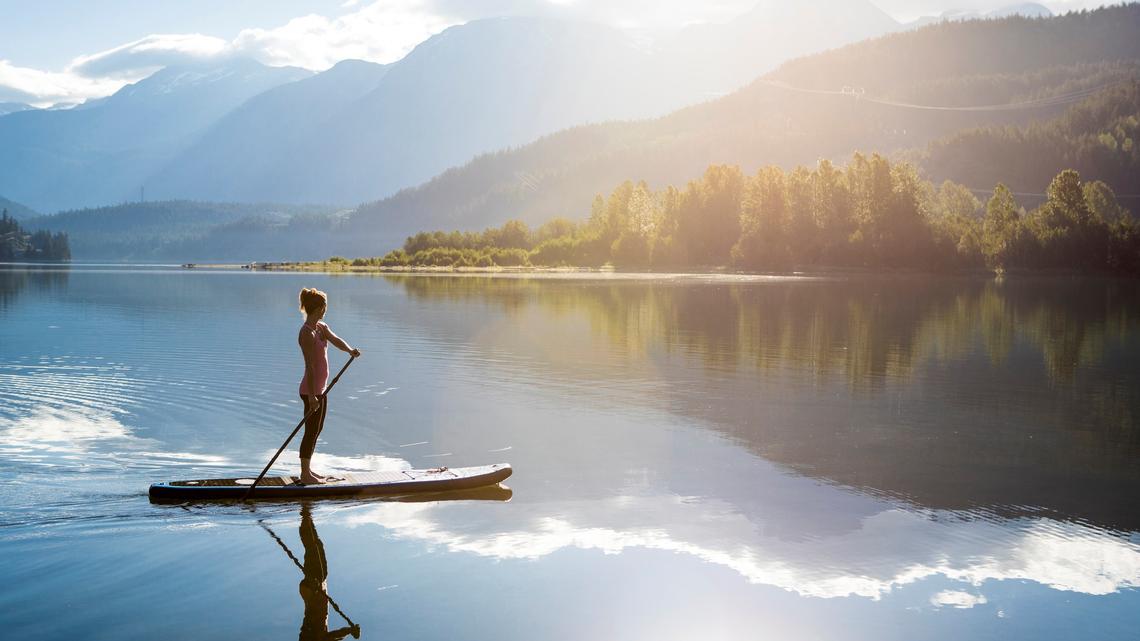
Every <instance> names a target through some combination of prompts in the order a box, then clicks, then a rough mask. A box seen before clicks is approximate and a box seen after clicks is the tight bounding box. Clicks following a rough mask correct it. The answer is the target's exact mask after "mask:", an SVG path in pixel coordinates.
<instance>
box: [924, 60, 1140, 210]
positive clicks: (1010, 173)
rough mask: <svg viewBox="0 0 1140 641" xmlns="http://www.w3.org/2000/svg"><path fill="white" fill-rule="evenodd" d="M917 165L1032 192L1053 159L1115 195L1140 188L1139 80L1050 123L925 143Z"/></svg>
mask: <svg viewBox="0 0 1140 641" xmlns="http://www.w3.org/2000/svg"><path fill="white" fill-rule="evenodd" d="M920 162H921V164H922V166H923V168H924V169H925V170H926V172H927V173H928V174H930V175H932V176H938V177H940V178H947V179H950V180H955V181H958V182H963V183H966V184H968V185H986V184H987V182H989V181H990V180H991V178H992V177H993V176H996V175H1002V176H1003V178H1002V180H1004V181H1005V182H1006V184H1008V185H1009V187H1010V188H1011V189H1013V190H1014V191H1022V192H1035V191H1039V190H1040V188H1041V185H1043V184H1046V183H1047V182H1048V180H1049V178H1050V177H1051V176H1052V175H1053V174H1055V173H1056V167H1057V164H1058V163H1060V164H1062V165H1063V166H1065V167H1071V168H1073V169H1076V170H1077V171H1079V172H1080V173H1081V174H1082V175H1085V176H1095V177H1096V178H1098V179H1099V180H1103V181H1104V182H1106V183H1108V184H1110V185H1112V186H1113V187H1115V188H1116V189H1117V190H1118V191H1120V192H1121V193H1124V194H1137V193H1140V82H1130V83H1126V84H1123V85H1119V86H1116V87H1113V88H1110V89H1108V90H1105V91H1104V92H1102V93H1100V94H1098V95H1095V96H1093V97H1091V98H1089V99H1087V100H1086V101H1084V102H1083V103H1081V104H1079V105H1077V106H1075V107H1073V108H1072V109H1070V110H1069V111H1068V112H1067V113H1065V115H1063V116H1061V117H1060V118H1056V119H1054V120H1049V121H1045V122H1039V123H1033V124H1031V125H1028V126H1026V127H987V128H980V129H971V130H967V131H962V132H959V133H956V134H954V135H952V136H950V137H948V138H945V139H941V140H938V141H935V142H933V143H931V144H930V145H929V147H928V148H927V149H926V151H925V153H924V154H923V155H922V157H921V159H920ZM1125 204H1128V205H1131V206H1133V207H1135V206H1136V205H1140V200H1136V199H1132V198H1130V199H1128V200H1126V201H1125Z"/></svg>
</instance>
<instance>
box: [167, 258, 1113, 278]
mask: <svg viewBox="0 0 1140 641" xmlns="http://www.w3.org/2000/svg"><path fill="white" fill-rule="evenodd" d="M182 268H183V269H207V270H211V269H218V270H235V269H242V270H248V271H265V272H307V273H321V274H436V275H451V276H460V275H469V276H470V275H487V276H584V277H585V276H598V277H624V278H658V277H668V276H674V277H675V276H689V277H709V276H716V277H729V278H731V277H740V278H820V277H837V276H939V277H970V278H977V277H980V278H1001V277H1003V276H1012V275H1017V276H1025V275H1042V276H1102V275H1111V274H1089V273H1082V272H1056V273H1053V272H1038V271H1030V272H1022V271H1016V272H1009V271H1006V272H998V271H995V270H991V269H980V270H979V269H972V270H953V271H929V270H920V269H883V268H870V267H866V268H863V267H817V268H812V269H793V270H786V271H747V270H736V269H732V268H729V267H707V266H696V267H691V268H680V269H677V270H669V271H661V270H651V269H621V268H618V267H615V266H613V265H606V266H603V267H568V266H563V267H539V266H533V265H527V266H497V265H496V266H488V267H475V266H464V267H455V266H452V265H444V266H439V265H391V266H383V265H352V264H351V263H347V262H339V261H332V262H328V261H321V262H272V263H270V262H266V263H259V262H251V263H184V264H182Z"/></svg>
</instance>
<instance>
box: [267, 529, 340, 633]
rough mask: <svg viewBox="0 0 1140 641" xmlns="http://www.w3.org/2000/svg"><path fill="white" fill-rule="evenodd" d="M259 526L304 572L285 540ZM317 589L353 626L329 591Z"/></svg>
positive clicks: (302, 571) (303, 571)
mask: <svg viewBox="0 0 1140 641" xmlns="http://www.w3.org/2000/svg"><path fill="white" fill-rule="evenodd" d="M261 527H263V528H265V531H266V532H268V533H269V536H271V537H273V540H274V541H277V545H280V546H281V549H282V550H285V554H287V555H288V556H289V560H290V561H292V562H293V565H295V566H297V569H298V570H300V571H301V574H304V573H305V566H303V565H301V562H300V561H298V560H297V557H295V556H293V551H292V550H290V549H289V546H288V545H285V542H284V541H282V540H281V537H279V536H277V534H276V533H275V532H274V531H273V530H271V529H269V526H268V525H266V524H264V523H262V524H261ZM317 589H318V590H320V591H321V594H323V595H325V598H326V599H328V601H329V605H331V606H332V607H333V609H334V610H336V613H337V614H339V615H340V616H341V618H343V619H344V620H345V621H348V624H349V625H350V626H352V627H354V628H355V627H356V624H355V623H353V622H352V619H350V618H348V615H347V614H345V613H344V611H343V610H341V609H340V606H339V605H337V604H336V601H333V598H332V597H331V596H329V593H328V592H327V591H325V590H324V589H323V588H321V587H318V588H317Z"/></svg>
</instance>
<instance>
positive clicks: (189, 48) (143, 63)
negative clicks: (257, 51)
mask: <svg viewBox="0 0 1140 641" xmlns="http://www.w3.org/2000/svg"><path fill="white" fill-rule="evenodd" d="M228 49H229V43H227V42H226V41H225V40H223V39H221V38H215V37H213V36H205V35H202V34H200V33H189V34H156V35H150V36H147V37H145V38H140V39H139V40H135V41H134V42H128V43H127V44H124V45H120V46H118V47H115V48H113V49H108V50H106V51H100V52H99V53H95V54H91V55H86V56H79V57H78V58H76V59H74V60H72V61H71V64H70V65H68V67H67V70H68V71H69V72H72V73H76V74H79V75H82V76H88V77H110V78H115V77H122V76H127V77H135V76H137V74H139V73H140V72H144V71H153V70H154V69H158V68H161V67H165V66H168V65H173V64H183V63H186V62H196V61H203V60H211V59H215V58H219V57H221V56H224V55H226V53H227V51H228Z"/></svg>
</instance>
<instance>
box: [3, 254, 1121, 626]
mask: <svg viewBox="0 0 1140 641" xmlns="http://www.w3.org/2000/svg"><path fill="white" fill-rule="evenodd" d="M304 286H313V287H317V288H320V289H323V290H325V291H326V292H328V293H329V297H330V310H329V314H328V317H327V320H328V322H329V324H330V326H331V327H332V328H333V329H334V330H335V331H336V332H337V333H338V334H340V335H341V336H342V337H344V338H346V339H347V340H348V341H349V342H350V343H352V344H353V345H355V346H357V347H359V348H360V349H361V350H362V351H363V352H364V355H363V358H361V359H359V360H357V361H356V362H355V363H354V364H353V365H352V366H351V367H350V368H349V370H348V371H347V373H346V374H345V375H344V378H343V379H342V381H341V382H340V384H339V385H338V386H337V387H336V389H335V390H334V391H333V392H332V393H331V395H330V400H329V408H330V412H329V417H328V422H327V424H326V428H325V430H324V432H323V434H322V436H321V441H320V445H319V447H318V454H317V456H316V457H315V459H314V467H315V468H316V469H317V470H318V471H336V470H341V471H355V470H388V469H401V468H408V467H416V468H418V467H435V466H445V465H446V466H455V467H459V466H465V465H479V464H484V463H494V462H510V463H511V464H512V465H513V466H514V468H515V474H514V476H513V477H512V478H511V479H509V480H508V481H507V483H506V484H507V485H509V486H510V489H509V490H506V489H500V490H497V491H489V492H485V493H481V494H478V495H474V496H463V497H444V498H445V499H448V500H440V501H420V502H401V501H385V500H376V499H370V500H340V501H319V502H312V503H300V502H275V503H269V504H256V505H236V504H224V503H222V504H207V505H152V504H151V503H150V502H149V501H148V499H147V496H146V491H147V487H148V486H149V484H150V483H152V482H155V481H160V480H171V479H185V478H207V477H223V476H241V475H255V474H256V473H257V472H258V471H259V470H260V468H261V466H262V465H264V463H265V462H266V461H267V460H268V458H269V456H271V455H272V453H273V451H274V450H276V448H277V447H278V446H279V445H280V443H281V441H282V440H283V439H284V437H285V436H286V435H287V434H288V433H289V430H290V429H292V427H293V426H294V425H295V424H296V422H297V420H298V419H299V418H300V413H301V409H300V404H299V399H298V398H297V383H298V380H299V379H300V376H301V373H302V364H301V357H300V353H299V350H298V348H297V344H296V336H297V330H298V328H299V326H300V324H301V322H302V317H301V315H300V314H299V313H298V311H297V292H298V290H299V289H300V288H301V287H304ZM1138 294H1140V287H1138V285H1137V283H1135V282H1128V281H1106V280H1095V279H1089V280H1083V279H1062V278H1051V279H1010V280H1007V281H1005V282H996V281H987V280H974V279H953V278H938V279H933V278H926V277H917V276H915V277H909V276H906V277H904V276H899V277H871V276H859V277H834V278H764V277H733V276H700V275H691V276H675V277H650V276H635V277H629V278H622V277H617V276H598V275H594V276H575V277H556V278H540V277H525V276H524V277H513V276H512V277H506V276H504V277H488V276H437V275H384V276H379V275H376V276H335V275H322V274H298V273H249V272H240V271H237V272H230V271H206V270H182V269H178V268H174V267H162V266H133V267H126V266H100V265H74V266H71V267H70V268H68V267H34V266H7V267H0V327H2V329H0V341H2V342H0V453H2V456H3V466H2V467H0V554H2V556H3V558H4V562H3V568H4V570H3V574H4V587H3V588H2V589H0V626H2V627H0V630H2V631H3V636H4V637H5V638H12V639H16V638H31V637H35V638H39V639H84V640H97V639H114V640H117V641H121V640H124V639H155V638H161V639H195V640H200V639H213V638H217V639H222V638H224V639H239V638H240V639H284V638H293V637H299V638H302V639H315V638H337V637H338V635H339V636H344V635H346V634H348V633H349V632H350V631H353V632H359V635H360V638H363V639H444V638H449V639H496V640H497V641H501V640H505V639H526V640H528V641H530V640H534V639H543V640H545V639H558V640H561V639H566V640H580V639H625V640H636V639H652V640H654V641H660V640H663V639H758V638H769V639H875V640H879V639H908V640H910V639H956V640H957V639H1007V640H1008V639H1014V640H1020V639H1026V640H1028V639H1033V640H1040V639H1071V638H1080V639H1135V638H1137V637H1138V636H1140V589H1138V588H1140V500H1137V497H1140V431H1138V424H1140V295H1138ZM343 357H344V355H343V354H342V353H340V352H336V350H330V366H331V368H332V369H333V371H334V372H335V371H336V369H338V368H339V367H340V365H341V364H342V363H343V362H344V358H343ZM298 442H299V437H298V439H297V441H294V443H293V445H292V447H291V448H290V449H289V450H288V451H287V452H286V454H285V455H284V456H283V457H282V460H281V462H280V464H279V465H278V466H277V468H275V469H276V470H277V471H279V472H294V473H295V472H296V471H297V470H298V469H299V467H298V462H297V455H296V447H297V444H298ZM322 581H323V584H322ZM325 594H327V595H328V597H331V599H332V600H333V601H334V602H335V604H336V605H335V607H333V606H330V605H328V602H327V599H326V598H325ZM338 611H339V612H338ZM341 613H343V616H342V614H341ZM344 617H347V618H348V619H349V620H351V621H352V622H353V623H354V624H356V625H359V629H358V630H349V628H348V626H349V624H348V623H347V622H346V619H345V618H344ZM326 633H327V634H331V635H332V636H331V637H326Z"/></svg>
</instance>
